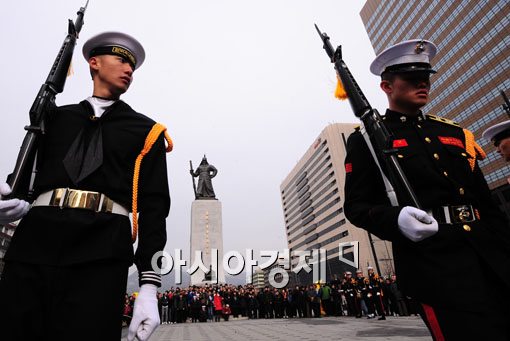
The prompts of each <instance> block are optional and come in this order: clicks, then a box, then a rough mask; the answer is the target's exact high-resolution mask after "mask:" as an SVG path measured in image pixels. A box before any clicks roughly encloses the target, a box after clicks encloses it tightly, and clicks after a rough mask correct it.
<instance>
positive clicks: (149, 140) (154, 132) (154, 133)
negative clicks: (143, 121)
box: [131, 123, 174, 243]
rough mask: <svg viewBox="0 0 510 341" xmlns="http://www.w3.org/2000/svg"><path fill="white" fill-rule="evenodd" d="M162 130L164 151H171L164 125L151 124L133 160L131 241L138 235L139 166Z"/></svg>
mask: <svg viewBox="0 0 510 341" xmlns="http://www.w3.org/2000/svg"><path fill="white" fill-rule="evenodd" d="M162 132H163V133H164V134H165V140H166V142H167V147H166V152H167V153H169V152H171V151H172V149H173V147H174V145H173V142H172V139H171V138H170V136H169V135H168V132H167V131H166V127H165V126H164V125H162V124H160V123H156V124H154V126H152V129H151V131H150V132H149V134H148V135H147V137H146V139H145V144H144V146H143V149H142V151H141V152H140V154H139V155H138V157H137V158H136V161H135V172H134V176H133V204H132V208H131V211H132V212H133V234H132V240H133V243H134V242H135V241H136V237H137V235H138V212H137V210H138V177H139V175H140V166H141V164H142V159H143V157H144V156H145V155H146V154H147V153H148V152H149V151H150V150H151V148H152V146H153V145H154V143H155V142H156V141H157V139H158V137H159V135H160V134H161V133H162Z"/></svg>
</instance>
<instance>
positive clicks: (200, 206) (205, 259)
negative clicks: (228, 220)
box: [188, 200, 225, 286]
mask: <svg viewBox="0 0 510 341" xmlns="http://www.w3.org/2000/svg"><path fill="white" fill-rule="evenodd" d="M221 225H222V222H221V202H220V201H219V200H195V201H193V203H192V204H191V247H190V252H191V257H190V259H191V263H190V264H189V267H188V268H191V266H192V265H193V264H194V263H195V253H196V252H195V251H202V263H203V264H204V265H205V267H206V268H207V269H212V273H211V274H210V276H211V277H209V276H208V277H206V273H205V272H204V271H203V270H202V269H200V268H199V269H198V270H197V271H196V272H195V273H193V274H192V275H191V285H197V286H203V285H205V284H211V283H214V282H215V279H217V280H218V283H225V273H224V271H223V232H222V227H221ZM212 249H217V250H218V263H217V269H215V267H216V265H214V266H212V267H211V261H212V255H211V250H212Z"/></svg>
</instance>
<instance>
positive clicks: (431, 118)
mask: <svg viewBox="0 0 510 341" xmlns="http://www.w3.org/2000/svg"><path fill="white" fill-rule="evenodd" d="M425 117H427V119H429V120H433V121H437V122H441V123H444V124H449V125H452V126H455V127H459V128H460V125H459V124H458V123H457V122H454V121H452V120H449V119H447V118H444V117H439V116H434V115H425Z"/></svg>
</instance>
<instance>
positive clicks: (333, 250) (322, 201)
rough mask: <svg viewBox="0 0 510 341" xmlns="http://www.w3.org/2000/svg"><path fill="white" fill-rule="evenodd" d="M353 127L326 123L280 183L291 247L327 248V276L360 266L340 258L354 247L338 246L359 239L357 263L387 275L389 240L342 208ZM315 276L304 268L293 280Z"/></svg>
mask: <svg viewBox="0 0 510 341" xmlns="http://www.w3.org/2000/svg"><path fill="white" fill-rule="evenodd" d="M355 127H356V125H355V124H342V123H335V124H331V125H329V126H327V127H326V128H324V130H323V131H322V132H321V134H320V135H319V136H318V137H317V139H316V140H315V141H314V142H313V143H312V145H311V146H310V147H309V148H308V150H307V151H306V152H305V154H304V155H303V156H302V157H301V159H300V160H299V161H298V163H297V164H296V166H295V167H294V168H293V169H292V170H291V171H290V173H289V174H288V175H287V177H286V178H285V180H284V181H283V182H282V184H281V185H280V193H281V200H282V206H283V214H284V219H285V229H286V235H287V242H288V248H289V249H291V250H292V251H312V250H314V249H324V250H326V279H327V280H328V281H331V280H335V279H339V278H341V276H342V275H343V272H344V271H355V270H356V269H355V268H354V267H352V266H349V265H347V264H346V263H345V262H342V261H340V259H339V256H340V251H342V255H343V257H344V258H346V259H348V260H350V261H352V260H353V257H354V253H353V252H354V248H346V249H343V248H342V250H340V247H339V244H340V243H343V242H359V259H358V260H359V268H360V269H362V270H363V271H364V272H366V268H367V266H369V265H370V266H373V267H375V268H379V270H378V272H379V273H381V274H383V275H385V276H387V275H389V274H391V273H393V272H394V267H393V256H392V252H391V243H390V242H386V241H382V240H379V239H378V238H377V237H375V236H369V235H368V233H367V232H366V231H364V230H362V229H359V228H357V227H355V226H354V225H352V224H351V223H350V222H349V221H348V220H347V219H346V218H345V214H344V212H343V198H344V183H345V167H344V159H345V143H346V141H347V138H348V137H349V135H350V134H351V133H352V132H353V131H354V128H355ZM371 238H372V239H371ZM372 245H373V246H374V248H375V252H376V255H377V262H376V260H375V259H374V257H373V251H372V248H371V246H372ZM297 262H298V257H294V258H292V259H291V264H292V268H294V267H295V265H296V263H297ZM312 275H313V274H312V273H306V272H305V271H301V272H300V273H299V274H298V275H297V276H295V277H291V281H292V282H291V283H293V284H294V281H295V282H296V284H310V283H311V282H312V279H313V277H312Z"/></svg>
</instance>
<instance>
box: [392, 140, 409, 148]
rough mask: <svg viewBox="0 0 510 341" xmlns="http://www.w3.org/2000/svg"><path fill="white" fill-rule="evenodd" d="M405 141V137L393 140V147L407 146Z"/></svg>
mask: <svg viewBox="0 0 510 341" xmlns="http://www.w3.org/2000/svg"><path fill="white" fill-rule="evenodd" d="M407 146H408V144H407V141H406V139H400V140H393V148H401V147H407Z"/></svg>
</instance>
